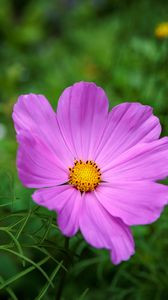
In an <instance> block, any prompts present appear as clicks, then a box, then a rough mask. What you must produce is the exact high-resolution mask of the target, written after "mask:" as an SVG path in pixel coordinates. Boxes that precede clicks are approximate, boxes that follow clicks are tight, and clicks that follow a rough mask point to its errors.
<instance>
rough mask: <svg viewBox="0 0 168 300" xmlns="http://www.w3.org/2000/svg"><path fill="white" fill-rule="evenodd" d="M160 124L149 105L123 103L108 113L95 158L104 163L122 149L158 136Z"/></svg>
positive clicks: (116, 155)
mask: <svg viewBox="0 0 168 300" xmlns="http://www.w3.org/2000/svg"><path fill="white" fill-rule="evenodd" d="M160 132H161V126H160V123H159V119H158V118H157V117H155V116H154V115H153V113H152V108H151V107H150V106H144V105H141V104H140V103H123V104H120V105H117V106H115V107H114V108H113V109H112V111H111V112H110V113H109V118H108V122H107V126H106V128H105V131H104V133H103V136H102V139H101V142H100V144H99V147H98V148H97V149H95V150H96V151H95V159H96V161H97V163H99V164H106V163H108V162H109V161H111V160H112V159H114V158H116V157H118V156H119V155H120V154H121V153H123V152H124V151H126V150H128V149H130V148H131V147H133V146H135V145H136V144H138V143H140V142H149V141H153V140H156V139H158V138H159V135H160Z"/></svg>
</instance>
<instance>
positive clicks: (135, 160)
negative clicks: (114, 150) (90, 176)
mask: <svg viewBox="0 0 168 300" xmlns="http://www.w3.org/2000/svg"><path fill="white" fill-rule="evenodd" d="M102 172H103V180H104V181H106V182H111V183H112V182H117V181H119V180H121V181H135V180H159V179H164V178H165V177H167V175H168V138H166V137H165V138H162V139H159V140H157V141H154V142H151V143H146V144H138V145H137V146H135V147H133V148H132V149H130V150H128V151H126V152H125V153H123V154H122V155H120V156H119V157H117V158H116V159H115V160H111V162H109V164H107V165H106V166H105V167H104V168H102Z"/></svg>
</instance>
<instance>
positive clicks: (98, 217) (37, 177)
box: [13, 82, 168, 264]
mask: <svg viewBox="0 0 168 300" xmlns="http://www.w3.org/2000/svg"><path fill="white" fill-rule="evenodd" d="M13 119H14V123H15V129H16V132H17V140H18V143H19V148H18V155H17V168H18V174H19V178H20V180H21V181H22V183H23V184H24V185H25V186H26V187H29V188H36V189H37V190H36V191H35V192H34V194H33V195H32V198H33V200H34V201H35V202H36V203H38V204H39V205H42V206H45V207H46V208H48V209H49V210H54V211H56V212H57V214H58V218H57V222H58V225H59V228H60V230H61V231H62V233H63V234H64V235H66V236H68V237H71V236H73V235H75V234H76V233H77V231H78V230H80V231H81V233H82V235H83V236H84V238H85V239H86V241H87V242H88V243H89V244H90V245H92V246H94V247H96V248H106V249H108V250H109V251H110V254H111V259H112V261H113V263H114V264H118V263H120V262H121V261H123V260H128V259H129V258H130V256H131V255H133V254H134V240H133V237H132V234H131V230H130V226H133V225H140V224H141V225H142V224H149V223H152V222H154V221H155V220H156V219H158V218H159V216H160V214H161V212H162V210H163V207H164V205H165V204H167V201H168V187H167V186H165V185H163V184H160V183H158V182H157V181H158V180H160V179H163V178H165V177H166V176H167V174H168V138H166V137H165V138H161V139H159V136H160V132H161V126H160V123H159V120H158V118H157V117H155V116H154V115H153V113H152V108H151V107H149V106H144V105H141V104H140V103H123V104H120V105H117V106H115V107H114V108H113V109H112V110H111V111H110V112H109V111H108V99H107V97H106V95H105V93H104V91H103V90H102V89H101V88H100V87H97V86H96V85H95V84H94V83H86V82H80V83H76V84H74V85H73V86H71V87H68V88H67V89H65V90H64V92H63V93H62V95H61V97H60V99H59V102H58V108H57V112H56V113H55V112H54V111H53V109H52V108H51V106H50V104H49V102H48V101H47V99H46V98H45V97H44V96H42V95H35V94H29V95H23V96H20V97H19V99H18V101H17V103H16V104H15V106H14V112H13Z"/></svg>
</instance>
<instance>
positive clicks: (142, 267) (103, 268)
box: [0, 0, 168, 300]
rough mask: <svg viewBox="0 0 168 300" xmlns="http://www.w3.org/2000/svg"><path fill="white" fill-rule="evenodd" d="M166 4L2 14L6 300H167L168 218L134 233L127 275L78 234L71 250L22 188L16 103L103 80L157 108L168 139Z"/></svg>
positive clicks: (81, 5) (2, 277) (6, 5)
mask: <svg viewBox="0 0 168 300" xmlns="http://www.w3.org/2000/svg"><path fill="white" fill-rule="evenodd" d="M167 13H168V3H166V1H163V0H162V1H152V0H147V1H146V0H141V1H133V0H126V1H122V0H112V1H110V0H109V1H108V0H106V1H101V0H93V1H89V0H86V1H82V0H81V1H75V0H74V1H72V0H71V1H70V0H69V1H68V0H64V1H61V0H60V1H58V0H57V1H54V0H51V1H45V0H36V1H31V0H24V1H17V0H15V1H14V0H13V1H12V0H1V5H0V41H1V47H0V65H1V69H0V93H1V94H0V125H1V124H3V125H4V126H5V128H6V130H7V134H6V136H3V134H1V129H0V299H2V300H11V299H12V300H20V299H21V300H31V299H34V300H40V299H42V300H48V299H51V300H52V299H56V297H57V296H56V295H57V291H58V289H59V286H60V281H61V280H62V278H64V282H65V284H64V286H63V293H62V300H65V299H72V300H73V299H74V300H76V299H80V300H84V299H85V300H106V299H109V300H111V299H113V300H124V299H130V300H141V299H143V300H150V299H151V300H159V299H163V300H164V299H167V298H168V286H167V278H168V268H167V266H168V257H167V249H168V238H167V232H168V222H167V218H168V210H167V209H166V210H165V211H164V213H163V214H162V216H161V218H160V219H159V220H158V221H157V222H156V223H155V224H152V225H149V226H143V227H136V228H133V232H134V237H135V242H136V254H135V256H134V257H133V258H132V259H131V260H130V261H129V262H124V263H122V264H121V265H119V266H113V265H112V264H110V261H109V256H108V253H107V252H106V251H103V250H102V251H100V250H96V249H94V248H92V247H90V246H88V245H87V244H86V243H85V241H84V240H83V238H82V237H81V235H80V234H78V235H77V236H75V237H74V238H72V239H71V241H70V250H68V249H66V248H65V247H64V237H63V236H62V235H61V233H60V232H59V230H58V228H57V226H56V221H55V218H56V216H55V214H54V213H52V212H48V211H47V210H45V209H43V208H41V207H37V206H36V205H35V204H34V203H33V202H32V200H31V193H32V191H31V190H28V189H25V188H23V186H22V185H21V183H20V182H19V180H18V179H17V174H16V167H15V159H16V149H17V144H16V141H15V133H14V129H13V125H12V121H11V113H12V107H13V104H14V103H15V101H16V99H17V97H18V95H20V94H23V93H29V92H34V93H40V94H44V95H46V96H47V97H48V99H49V100H50V101H51V103H52V105H53V107H54V108H55V107H56V105H57V100H58V97H59V95H60V93H61V91H62V90H63V89H64V88H65V87H67V86H68V85H71V84H72V83H74V82H76V81H80V80H85V81H95V82H96V83H97V84H99V85H100V86H102V87H103V88H104V89H105V91H106V92H107V94H108V96H109V99H110V100H111V102H110V106H111V107H112V106H114V105H116V104H118V103H121V102H123V101H139V102H142V103H144V104H147V105H151V106H153V107H154V112H155V114H156V115H157V116H158V117H159V118H160V120H161V123H162V127H163V134H168V122H167V115H168V101H167V95H168V81H167V78H168V56H167V51H168V40H166V39H165V40H157V39H156V38H155V36H154V29H155V26H156V25H157V24H158V23H160V22H163V21H167V15H168V14H167Z"/></svg>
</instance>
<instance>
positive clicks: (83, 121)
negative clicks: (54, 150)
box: [57, 82, 108, 160]
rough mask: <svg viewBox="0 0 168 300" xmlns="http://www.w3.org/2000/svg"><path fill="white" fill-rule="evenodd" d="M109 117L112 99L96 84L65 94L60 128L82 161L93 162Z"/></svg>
mask: <svg viewBox="0 0 168 300" xmlns="http://www.w3.org/2000/svg"><path fill="white" fill-rule="evenodd" d="M107 117H108V99H107V97H106V95H105V93H104V91H103V90H102V89H101V88H100V87H97V86H96V85H95V84H94V83H91V82H90V83H89V82H87V83H86V82H79V83H76V84H74V85H73V86H71V87H69V88H67V89H65V90H64V92H63V93H62V95H61V97H60V99H59V102H58V109H57V118H58V122H59V126H60V129H61V132H62V135H63V136H64V139H65V140H66V141H67V143H68V145H69V146H70V149H71V151H72V152H73V153H74V156H75V157H76V158H78V159H83V160H87V159H93V155H94V151H95V149H96V148H97V145H98V143H99V141H100V139H101V135H102V133H103V130H104V127H105V124H106V121H107Z"/></svg>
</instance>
